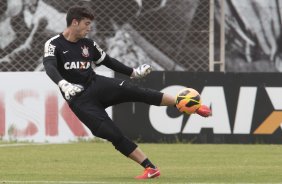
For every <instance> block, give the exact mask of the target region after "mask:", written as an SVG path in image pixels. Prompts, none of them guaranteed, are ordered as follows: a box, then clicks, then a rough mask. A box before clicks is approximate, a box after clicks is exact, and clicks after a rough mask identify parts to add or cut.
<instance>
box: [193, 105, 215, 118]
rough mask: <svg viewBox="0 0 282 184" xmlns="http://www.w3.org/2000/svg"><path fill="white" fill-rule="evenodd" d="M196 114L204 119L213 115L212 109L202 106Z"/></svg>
mask: <svg viewBox="0 0 282 184" xmlns="http://www.w3.org/2000/svg"><path fill="white" fill-rule="evenodd" d="M196 113H197V114H199V115H200V116H203V117H209V116H211V115H212V112H211V109H210V108H209V107H208V106H206V105H201V107H200V108H199V109H197V111H196Z"/></svg>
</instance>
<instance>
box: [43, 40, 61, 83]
mask: <svg viewBox="0 0 282 184" xmlns="http://www.w3.org/2000/svg"><path fill="white" fill-rule="evenodd" d="M43 65H44V68H45V71H46V74H47V75H48V76H49V77H50V78H51V79H52V81H53V82H54V83H56V84H57V83H58V82H59V81H60V80H62V79H63V78H62V76H61V75H60V73H59V71H58V69H57V57H56V46H55V45H54V44H53V43H52V40H48V41H47V42H46V43H45V45H44V56H43Z"/></svg>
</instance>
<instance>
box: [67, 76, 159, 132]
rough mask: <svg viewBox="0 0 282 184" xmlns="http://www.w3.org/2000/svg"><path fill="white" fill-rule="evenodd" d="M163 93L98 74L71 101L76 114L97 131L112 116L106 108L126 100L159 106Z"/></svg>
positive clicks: (71, 106)
mask: <svg viewBox="0 0 282 184" xmlns="http://www.w3.org/2000/svg"><path fill="white" fill-rule="evenodd" d="M162 97H163V93H161V92H159V91H156V90H152V89H147V88H142V87H139V86H137V85H135V84H133V83H131V82H129V81H125V80H121V79H116V78H108V77H104V76H100V75H96V76H95V77H94V78H93V79H92V82H91V83H90V84H89V86H88V87H87V88H86V89H85V91H83V92H82V94H81V95H79V96H76V97H75V98H73V99H72V101H71V102H70V103H69V106H70V108H71V109H72V111H73V112H74V113H75V114H76V116H77V117H78V118H79V119H80V120H81V121H82V122H83V123H84V124H85V125H86V126H87V127H88V128H89V129H90V130H91V131H92V133H94V132H95V129H97V128H98V127H99V126H100V124H101V123H102V122H103V121H108V120H109V119H110V118H109V116H108V114H107V113H106V111H105V109H106V108H107V107H109V106H112V105H115V104H119V103H124V102H144V103H147V104H150V105H157V106H159V105H160V103H161V100H162ZM94 135H95V134H94Z"/></svg>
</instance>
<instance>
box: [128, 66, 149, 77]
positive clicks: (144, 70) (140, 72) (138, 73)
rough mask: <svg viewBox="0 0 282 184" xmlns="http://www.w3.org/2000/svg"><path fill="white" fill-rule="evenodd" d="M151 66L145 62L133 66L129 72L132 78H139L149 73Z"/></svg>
mask: <svg viewBox="0 0 282 184" xmlns="http://www.w3.org/2000/svg"><path fill="white" fill-rule="evenodd" d="M151 71H152V67H151V66H150V65H147V64H143V65H141V66H139V67H137V68H133V72H132V74H131V78H132V79H140V78H143V77H145V76H146V75H148V74H149V73H151Z"/></svg>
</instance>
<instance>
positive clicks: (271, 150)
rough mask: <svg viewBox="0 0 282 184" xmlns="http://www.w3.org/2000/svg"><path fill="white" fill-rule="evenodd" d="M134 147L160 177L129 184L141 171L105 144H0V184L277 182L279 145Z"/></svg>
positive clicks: (281, 172) (281, 175)
mask: <svg viewBox="0 0 282 184" xmlns="http://www.w3.org/2000/svg"><path fill="white" fill-rule="evenodd" d="M22 144H24V143H22ZM139 146H140V147H141V149H143V150H144V152H145V153H146V154H147V155H148V156H149V158H150V159H151V160H152V161H153V162H154V163H155V164H156V165H158V167H159V168H160V169H161V174H162V175H161V177H160V178H158V179H152V180H146V181H137V180H135V179H134V176H135V175H138V174H140V173H141V172H142V170H143V168H142V167H141V166H139V165H138V164H135V163H134V162H133V161H131V160H129V159H127V158H125V157H124V156H122V155H121V154H120V153H119V152H117V151H115V150H114V148H113V146H112V145H111V144H110V143H107V142H105V143H103V142H83V143H72V144H47V145H36V144H24V145H21V144H4V143H1V144H0V150H1V151H0V183H1V184H2V183H5V184H8V183H13V184H14V183H19V184H22V183H36V184H40V183H54V184H55V183H56V184H61V183H63V184H67V183H69V184H74V183H77V184H91V183H93V184H97V183H102V184H103V183H104V184H108V183H116V184H119V183H120V184H121V183H124V184H131V183H132V184H134V183H137V184H141V183H166V184H168V183H176V184H184V183H187V184H192V183H194V184H205V183H220V184H223V183H240V184H241V183H242V184H243V183H261V184H265V183H282V146H281V145H206V144H201V145H196V144H139Z"/></svg>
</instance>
